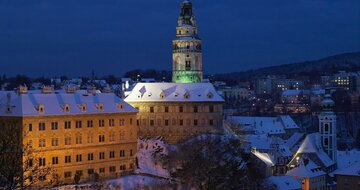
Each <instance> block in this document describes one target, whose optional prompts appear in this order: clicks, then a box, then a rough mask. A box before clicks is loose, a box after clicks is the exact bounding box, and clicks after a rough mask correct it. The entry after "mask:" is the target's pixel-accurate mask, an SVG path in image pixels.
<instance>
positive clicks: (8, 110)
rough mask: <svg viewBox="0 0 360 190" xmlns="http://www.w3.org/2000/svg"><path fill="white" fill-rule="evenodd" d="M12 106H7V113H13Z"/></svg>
mask: <svg viewBox="0 0 360 190" xmlns="http://www.w3.org/2000/svg"><path fill="white" fill-rule="evenodd" d="M11 112H12V107H11V106H10V105H8V106H6V113H11Z"/></svg>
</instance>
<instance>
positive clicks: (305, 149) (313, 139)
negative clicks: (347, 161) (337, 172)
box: [294, 133, 335, 167]
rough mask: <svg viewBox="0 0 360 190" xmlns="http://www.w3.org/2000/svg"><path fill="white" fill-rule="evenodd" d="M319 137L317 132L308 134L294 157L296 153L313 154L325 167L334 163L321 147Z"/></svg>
mask: <svg viewBox="0 0 360 190" xmlns="http://www.w3.org/2000/svg"><path fill="white" fill-rule="evenodd" d="M319 139H320V136H319V133H311V134H308V135H307V136H306V137H305V139H304V141H303V142H302V144H301V146H300V148H299V150H298V151H297V152H296V155H295V157H297V155H298V154H315V155H316V156H317V157H318V158H319V159H320V161H321V162H322V164H323V165H324V166H325V167H328V166H331V165H333V164H335V162H334V161H333V160H331V158H330V157H329V156H328V155H327V154H326V153H325V152H324V150H323V149H322V146H321V145H320V142H319ZM295 157H294V159H295Z"/></svg>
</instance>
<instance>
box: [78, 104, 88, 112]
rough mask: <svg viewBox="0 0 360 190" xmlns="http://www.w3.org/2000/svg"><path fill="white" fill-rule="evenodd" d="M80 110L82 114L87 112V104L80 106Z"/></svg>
mask: <svg viewBox="0 0 360 190" xmlns="http://www.w3.org/2000/svg"><path fill="white" fill-rule="evenodd" d="M79 109H80V111H81V112H86V104H80V105H79Z"/></svg>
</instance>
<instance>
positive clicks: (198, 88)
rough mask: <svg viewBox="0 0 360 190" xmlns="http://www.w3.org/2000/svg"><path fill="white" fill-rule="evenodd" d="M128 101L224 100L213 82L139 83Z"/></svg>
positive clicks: (127, 98) (126, 99) (128, 97)
mask: <svg viewBox="0 0 360 190" xmlns="http://www.w3.org/2000/svg"><path fill="white" fill-rule="evenodd" d="M125 101H126V102H223V101H224V100H223V99H222V98H221V96H219V95H218V94H217V92H216V90H215V88H214V86H213V85H212V84H211V83H137V84H136V86H135V87H134V88H133V90H132V91H131V93H130V94H129V95H128V96H127V97H126V98H125Z"/></svg>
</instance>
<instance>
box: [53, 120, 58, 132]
mask: <svg viewBox="0 0 360 190" xmlns="http://www.w3.org/2000/svg"><path fill="white" fill-rule="evenodd" d="M57 129H58V122H51V130H57Z"/></svg>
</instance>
